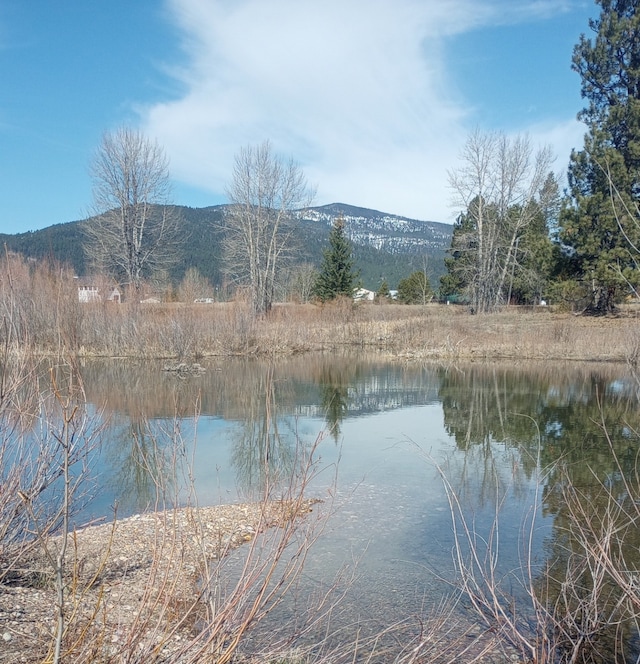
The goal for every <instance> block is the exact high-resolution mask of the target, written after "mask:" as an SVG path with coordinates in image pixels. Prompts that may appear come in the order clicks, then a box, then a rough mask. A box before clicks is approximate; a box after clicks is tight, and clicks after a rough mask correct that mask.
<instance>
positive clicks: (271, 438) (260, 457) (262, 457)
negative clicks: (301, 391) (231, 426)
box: [231, 364, 297, 498]
mask: <svg viewBox="0 0 640 664" xmlns="http://www.w3.org/2000/svg"><path fill="white" fill-rule="evenodd" d="M246 388H247V389H246V390H245V391H244V393H243V412H244V418H243V419H242V421H241V422H240V423H239V424H238V427H237V430H236V433H235V435H234V444H233V451H232V455H231V464H232V465H233V466H234V468H235V470H236V481H237V485H238V488H239V489H240V490H242V491H244V492H245V493H246V494H247V495H248V496H249V497H251V498H259V497H260V496H264V495H267V494H269V493H270V492H271V490H275V489H277V487H278V485H279V484H281V483H282V482H285V481H287V479H288V478H290V477H291V475H292V473H293V472H294V471H295V461H296V443H297V433H296V430H295V427H294V426H291V425H290V422H291V418H282V417H281V416H280V414H279V408H278V403H279V397H278V390H277V389H276V388H277V381H276V379H275V377H274V367H273V365H272V364H269V365H267V366H264V367H263V370H262V371H260V372H259V373H256V375H255V379H254V380H253V381H251V382H250V383H248V384H247V385H246Z"/></svg>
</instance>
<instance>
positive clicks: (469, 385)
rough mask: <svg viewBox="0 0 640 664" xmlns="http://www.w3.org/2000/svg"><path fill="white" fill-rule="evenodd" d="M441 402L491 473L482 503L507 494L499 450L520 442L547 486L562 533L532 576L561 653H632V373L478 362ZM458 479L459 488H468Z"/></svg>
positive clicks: (454, 430) (549, 633) (635, 550)
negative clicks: (502, 489)
mask: <svg viewBox="0 0 640 664" xmlns="http://www.w3.org/2000/svg"><path fill="white" fill-rule="evenodd" d="M441 398H442V404H443V410H444V417H445V426H446V427H447V430H448V431H449V433H450V434H451V435H452V437H453V438H454V440H455V441H456V444H457V446H458V447H459V448H460V449H461V450H463V451H464V452H465V460H466V459H467V457H468V455H470V454H475V455H478V454H482V455H483V458H484V459H485V465H484V466H482V465H480V467H481V468H483V467H486V468H487V469H488V470H484V471H483V472H481V473H480V476H481V477H480V479H477V476H476V479H477V481H478V482H479V484H480V486H479V487H476V490H477V491H478V493H477V496H478V497H479V499H480V501H482V500H484V499H485V498H486V496H487V495H490V493H491V491H490V490H488V489H487V487H489V489H491V490H492V491H494V494H495V495H503V494H501V492H500V491H499V490H496V486H497V483H499V482H500V477H499V474H498V473H497V472H496V471H495V468H496V466H497V465H498V464H495V463H493V461H494V456H493V455H495V453H496V450H500V449H502V450H506V449H508V450H510V451H511V453H512V455H513V456H512V458H513V460H514V461H515V462H517V463H518V464H519V467H520V468H521V469H522V472H523V473H524V476H526V477H527V478H532V479H533V480H534V481H538V480H539V481H540V482H541V485H542V487H541V488H542V493H541V495H542V498H541V505H540V514H541V516H543V517H546V518H547V519H550V520H551V521H552V537H550V538H549V539H548V540H547V541H546V548H545V557H546V563H544V564H542V565H540V566H538V567H536V568H534V567H531V566H529V567H528V569H525V570H523V573H524V574H526V575H530V579H531V589H530V597H531V598H532V600H533V606H532V616H531V618H532V623H531V624H532V626H534V627H533V628H535V627H537V628H540V621H539V619H540V616H541V615H543V616H545V618H544V620H545V621H547V622H546V624H545V626H544V627H543V629H544V630H546V632H545V634H546V636H545V638H546V639H547V640H548V643H552V644H553V649H554V652H555V655H554V659H553V661H565V659H566V661H579V662H606V661H621V662H622V661H627V660H626V657H628V656H630V652H631V650H636V649H637V648H635V646H633V638H635V636H636V635H637V634H638V624H637V616H638V615H639V614H640V591H636V590H635V588H634V584H633V583H632V582H630V581H629V579H633V578H638V575H639V574H640V533H639V531H638V528H637V523H638V521H640V507H639V501H640V476H639V473H638V463H637V462H638V453H639V450H640V445H639V442H638V435H637V432H638V431H639V430H640V412H639V408H638V402H637V398H636V395H635V387H634V385H633V381H632V380H630V379H629V380H625V379H622V380H621V379H619V378H618V377H616V379H615V380H614V379H613V375H612V374H610V373H608V372H607V370H603V369H590V370H587V371H578V370H576V371H575V372H567V371H563V372H560V371H556V372H554V371H551V370H546V371H542V372H524V371H521V370H519V369H515V368H511V369H501V368H499V367H482V368H477V367H471V368H468V369H466V370H465V371H443V372H442V382H441ZM502 465H503V466H504V463H503V464H502ZM543 471H544V472H543ZM462 475H464V473H461V476H462ZM465 479H466V481H467V482H469V478H468V476H466V475H465ZM456 482H458V484H457V485H454V484H453V483H452V485H451V486H452V487H453V490H454V491H462V492H464V488H465V486H466V485H465V484H464V483H463V482H462V481H461V480H460V479H459V478H458V479H456ZM492 482H493V485H491V483H492ZM536 607H537V608H536ZM534 614H535V615H534ZM635 654H637V653H635ZM563 658H565V659H563Z"/></svg>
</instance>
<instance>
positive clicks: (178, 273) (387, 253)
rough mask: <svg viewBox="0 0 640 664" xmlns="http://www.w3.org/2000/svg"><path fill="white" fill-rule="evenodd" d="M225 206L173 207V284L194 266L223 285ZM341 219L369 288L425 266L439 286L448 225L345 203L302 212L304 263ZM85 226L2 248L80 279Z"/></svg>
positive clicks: (33, 235) (1, 242)
mask: <svg viewBox="0 0 640 664" xmlns="http://www.w3.org/2000/svg"><path fill="white" fill-rule="evenodd" d="M226 207H227V206H225V205H215V206H210V207H205V208H190V207H186V206H172V209H173V211H174V213H175V214H177V215H178V216H179V217H180V219H181V223H182V227H183V229H184V237H185V242H184V245H183V247H182V252H181V258H180V261H179V262H178V263H177V264H176V266H175V267H174V268H173V269H172V270H171V273H170V276H171V278H172V280H173V281H174V282H175V283H178V282H179V281H180V280H181V279H182V277H183V276H184V273H185V272H186V270H187V269H188V268H190V267H195V268H197V269H198V270H199V271H200V273H201V274H202V275H203V276H205V277H206V278H208V279H209V280H210V281H211V282H212V283H214V284H218V283H220V282H221V281H222V257H221V251H220V239H221V236H222V233H223V225H222V220H223V216H224V210H225V208H226ZM339 216H342V217H343V218H344V220H345V227H346V230H347V234H348V236H349V238H350V240H351V242H352V244H353V249H354V256H355V259H356V265H357V267H358V268H359V269H360V278H361V280H362V284H363V285H364V286H365V287H367V288H371V289H374V290H375V289H377V288H378V287H379V285H380V283H381V281H382V279H386V280H387V283H388V284H389V286H390V287H391V288H394V287H395V286H397V283H398V281H399V280H400V279H402V278H404V277H406V276H408V275H409V274H410V273H411V272H412V271H413V270H417V269H420V270H421V269H425V268H426V269H427V271H428V273H429V278H430V280H431V283H432V285H433V286H434V287H437V284H438V280H439V278H440V275H441V274H442V273H443V272H444V262H443V259H444V255H445V252H446V250H447V249H448V248H449V246H450V244H451V233H452V227H451V226H450V225H448V224H442V223H438V222H433V221H419V220H416V219H408V218H406V217H400V216H397V215H393V214H388V213H385V212H379V211H377V210H369V209H367V208H360V207H355V206H353V205H346V204H343V203H332V204H330V205H322V206H319V207H312V208H309V209H306V210H301V211H299V212H298V233H297V241H298V245H299V246H300V247H301V249H300V261H301V262H308V263H313V264H316V265H318V264H319V263H320V261H321V259H322V250H323V249H324V248H325V247H326V245H327V237H328V235H329V229H330V228H331V225H332V224H333V222H334V221H335V219H336V218H337V217H339ZM83 223H85V222H84V221H72V222H68V223H65V224H56V225H54V226H49V227H47V228H43V229H42V230H38V231H30V232H28V233H18V234H15V235H8V234H0V246H2V247H4V246H6V248H7V249H8V250H10V251H15V252H18V253H21V254H23V255H24V256H27V257H29V258H33V259H36V260H44V259H50V258H52V259H56V260H58V261H60V262H63V263H67V264H69V265H71V266H72V267H73V269H74V270H75V271H76V273H77V274H78V275H80V276H83V275H86V273H87V271H88V270H87V266H86V264H85V257H84V253H83V251H82V242H83V235H82V231H81V226H82V224H83Z"/></svg>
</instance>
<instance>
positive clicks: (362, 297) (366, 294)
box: [353, 288, 376, 302]
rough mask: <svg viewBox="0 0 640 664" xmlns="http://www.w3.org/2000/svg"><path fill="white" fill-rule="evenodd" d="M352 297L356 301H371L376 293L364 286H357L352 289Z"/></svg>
mask: <svg viewBox="0 0 640 664" xmlns="http://www.w3.org/2000/svg"><path fill="white" fill-rule="evenodd" d="M353 299H354V301H356V302H359V301H364V302H373V300H375V299H376V293H375V291H370V290H367V289H366V288H358V289H357V290H355V291H353Z"/></svg>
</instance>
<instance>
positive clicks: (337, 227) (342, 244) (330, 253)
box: [314, 216, 357, 301]
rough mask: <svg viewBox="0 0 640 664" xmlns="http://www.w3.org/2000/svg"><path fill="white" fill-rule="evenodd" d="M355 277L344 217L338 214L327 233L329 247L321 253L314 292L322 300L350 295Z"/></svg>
mask: <svg viewBox="0 0 640 664" xmlns="http://www.w3.org/2000/svg"><path fill="white" fill-rule="evenodd" d="M356 279H357V273H356V272H355V270H354V259H353V252H352V247H351V242H350V241H349V238H348V237H347V235H346V233H345V223H344V218H343V217H342V216H340V217H338V218H337V219H336V220H335V222H334V224H333V227H332V228H331V232H330V233H329V247H328V248H327V249H325V251H324V254H323V260H322V266H321V267H320V273H319V274H318V278H317V280H316V284H315V288H314V293H315V295H316V297H318V298H320V299H321V300H322V301H326V300H333V299H335V298H336V297H338V296H339V295H345V296H347V297H351V296H352V294H353V288H354V285H355V281H356Z"/></svg>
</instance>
